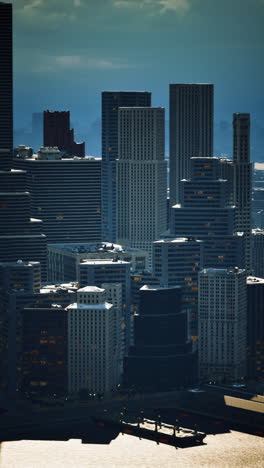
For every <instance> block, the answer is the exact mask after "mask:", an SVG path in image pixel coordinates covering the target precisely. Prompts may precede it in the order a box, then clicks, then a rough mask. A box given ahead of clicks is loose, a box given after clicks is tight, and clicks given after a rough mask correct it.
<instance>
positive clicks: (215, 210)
mask: <svg viewBox="0 0 264 468" xmlns="http://www.w3.org/2000/svg"><path fill="white" fill-rule="evenodd" d="M219 167H221V170H222V169H223V162H222V161H221V160H219V158H214V157H212V158H208V157H207V158H203V157H202V158H191V160H190V174H191V175H190V178H189V179H183V180H181V182H180V199H181V203H179V204H177V205H175V206H173V207H172V209H171V229H170V232H171V235H172V236H188V237H190V236H192V237H195V238H197V239H200V240H203V243H204V257H203V266H204V267H208V268H213V267H214V268H218V267H219V268H228V267H230V266H234V267H235V266H239V267H243V266H244V255H243V249H244V244H243V242H244V235H243V234H241V233H235V232H234V231H235V207H234V206H233V205H230V183H229V182H230V181H228V180H222V179H220V178H219V172H220V169H219Z"/></svg>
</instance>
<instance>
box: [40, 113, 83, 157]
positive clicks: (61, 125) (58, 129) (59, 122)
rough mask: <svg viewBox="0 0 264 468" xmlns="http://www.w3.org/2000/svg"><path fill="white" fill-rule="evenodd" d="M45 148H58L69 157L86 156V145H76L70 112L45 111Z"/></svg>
mask: <svg viewBox="0 0 264 468" xmlns="http://www.w3.org/2000/svg"><path fill="white" fill-rule="evenodd" d="M43 124H44V128H43V136H44V141H43V143H44V146H50V147H53V146H58V148H59V150H60V151H62V152H64V153H66V154H67V155H69V156H79V157H80V158H83V157H84V156H85V143H84V142H82V143H75V141H74V130H73V128H70V111H54V112H52V111H49V110H46V111H44V114H43Z"/></svg>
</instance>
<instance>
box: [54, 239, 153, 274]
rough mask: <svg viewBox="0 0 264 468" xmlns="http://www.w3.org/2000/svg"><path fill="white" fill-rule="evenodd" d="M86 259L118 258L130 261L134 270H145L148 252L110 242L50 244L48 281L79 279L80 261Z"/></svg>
mask: <svg viewBox="0 0 264 468" xmlns="http://www.w3.org/2000/svg"><path fill="white" fill-rule="evenodd" d="M85 259H94V260H96V259H97V260H102V259H109V260H110V259H116V260H124V261H125V262H129V263H130V265H131V270H132V271H143V270H145V269H146V268H147V265H148V253H147V252H144V251H142V250H139V249H132V248H130V247H123V246H122V245H118V244H111V243H109V242H97V243H95V242H94V243H92V242H90V243H82V244H80V243H79V244H77V243H75V244H68V243H67V244H49V245H48V281H51V282H57V283H58V282H59V283H60V282H65V281H66V282H68V281H79V277H78V272H79V263H81V262H82V261H83V260H85Z"/></svg>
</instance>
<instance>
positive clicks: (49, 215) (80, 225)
mask: <svg viewBox="0 0 264 468" xmlns="http://www.w3.org/2000/svg"><path fill="white" fill-rule="evenodd" d="M50 158H51V159H50ZM14 164H15V165H16V167H18V168H20V169H23V170H25V171H27V188H28V191H29V192H30V194H31V198H32V203H31V215H32V216H33V217H34V218H37V217H40V218H41V219H42V220H43V228H42V229H43V232H44V233H45V234H46V236H47V242H48V243H58V242H98V241H100V240H101V160H100V159H95V158H91V157H89V158H88V157H87V158H86V157H85V158H77V157H74V158H62V156H61V155H60V153H59V154H58V155H57V151H56V152H55V153H51V152H48V155H47V154H46V152H45V151H44V152H41V154H39V155H34V156H33V158H26V159H16V160H14Z"/></svg>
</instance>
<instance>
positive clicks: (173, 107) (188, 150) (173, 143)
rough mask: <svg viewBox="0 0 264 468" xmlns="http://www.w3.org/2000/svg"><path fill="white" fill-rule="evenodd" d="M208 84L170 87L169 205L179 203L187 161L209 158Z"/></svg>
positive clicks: (211, 93)
mask: <svg viewBox="0 0 264 468" xmlns="http://www.w3.org/2000/svg"><path fill="white" fill-rule="evenodd" d="M213 108H214V87H213V85H212V84H207V83H205V84H204V83H202V84H200V83H199V84H171V85H170V205H171V206H173V205H175V203H179V183H180V180H181V179H187V178H188V177H189V170H190V158H191V157H194V156H197V157H198V156H212V155H213Z"/></svg>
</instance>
